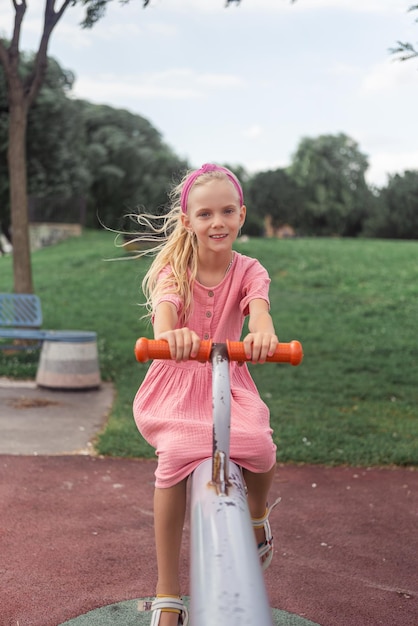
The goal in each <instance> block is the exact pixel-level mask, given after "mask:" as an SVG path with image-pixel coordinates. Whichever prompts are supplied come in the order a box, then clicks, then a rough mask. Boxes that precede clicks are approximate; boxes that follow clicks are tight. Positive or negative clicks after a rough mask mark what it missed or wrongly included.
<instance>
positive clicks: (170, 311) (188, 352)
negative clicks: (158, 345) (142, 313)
mask: <svg viewBox="0 0 418 626" xmlns="http://www.w3.org/2000/svg"><path fill="white" fill-rule="evenodd" d="M177 322H178V315H177V310H176V307H175V306H174V304H172V303H171V302H160V304H158V305H157V308H156V310H155V313H154V338H155V339H165V340H166V341H167V342H168V345H169V348H170V354H171V358H172V359H174V360H175V361H187V359H188V358H189V357H195V356H197V353H198V352H199V346H200V338H199V337H198V335H197V334H196V333H195V332H194V331H193V330H190V328H186V327H185V328H176V325H177Z"/></svg>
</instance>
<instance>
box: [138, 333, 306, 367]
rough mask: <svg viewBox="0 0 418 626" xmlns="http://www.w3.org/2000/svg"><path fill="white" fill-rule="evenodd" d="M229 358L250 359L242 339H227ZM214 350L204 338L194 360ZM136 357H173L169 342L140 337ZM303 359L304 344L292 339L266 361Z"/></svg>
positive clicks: (287, 361) (297, 363)
mask: <svg viewBox="0 0 418 626" xmlns="http://www.w3.org/2000/svg"><path fill="white" fill-rule="evenodd" d="M226 345H227V349H228V358H229V360H230V361H250V360H251V359H248V358H247V356H246V354H245V351H244V344H243V343H242V341H227V342H226ZM211 351H212V340H211V339H208V340H202V341H201V342H200V347H199V352H198V353H197V356H196V357H194V358H193V359H192V360H193V361H201V362H204V361H209V360H210V357H211ZM135 357H136V360H137V361H140V362H141V363H145V361H148V360H149V359H171V355H170V349H169V347H168V343H167V342H166V341H164V340H163V339H161V340H159V339H146V338H145V337H140V339H138V340H137V342H136V344H135ZM302 359H303V350H302V345H301V344H300V342H299V341H291V342H290V343H279V345H278V346H277V348H276V352H275V353H274V354H273V356H268V357H267V359H266V361H267V362H269V363H290V364H291V365H299V363H301V361H302Z"/></svg>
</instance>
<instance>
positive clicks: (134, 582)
mask: <svg viewBox="0 0 418 626" xmlns="http://www.w3.org/2000/svg"><path fill="white" fill-rule="evenodd" d="M3 390H4V387H3V388H2V387H1V386H0V412H1V415H2V417H3V418H4V414H5V413H4V412H5V411H6V410H7V420H6V421H9V422H10V421H11V420H13V419H16V412H19V411H23V410H26V411H28V412H30V411H32V410H33V409H34V407H32V409H31V408H30V407H29V406H27V408H26V409H23V408H22V405H24V404H25V401H24V398H25V397H26V398H27V404H28V405H29V404H30V398H31V397H32V396H31V395H30V393H29V392H27V395H26V392H23V395H22V391H21V390H20V391H19V389H18V388H14V391H13V392H12V391H11V390H10V388H8V391H7V394H6V392H4V393H3ZM51 393H52V395H51ZM56 393H57V392H50V393H49V395H48V398H49V399H50V401H51V402H52V401H55V400H57V398H58V396H56V395H55V394H56ZM77 393H78V394H79V393H80V392H77ZM88 393H89V396H87V395H86V396H84V397H82V396H80V398H79V400H80V401H81V400H82V402H81V405H80V406H82V407H83V411H84V412H83V413H82V414H79V413H78V412H77V411H74V413H73V424H74V431H77V428H78V425H79V424H80V421H79V420H80V418H84V419H85V420H87V421H88V420H89V419H90V417H89V416H91V414H92V412H94V411H95V408H94V407H95V406H97V403H98V400H99V396H98V395H96V396H94V395H91V394H92V393H93V392H88ZM98 393H99V394H100V393H101V392H98ZM5 397H7V398H8V400H7V403H6V401H5ZM13 397H14V398H20V403H15V402H14V401H13ZM101 397H103V396H101ZM109 397H110V398H111V394H110V396H109ZM67 399H68V398H67ZM108 399H109V398H108ZM60 402H61V401H60ZM55 406H56V407H57V405H55ZM35 408H36V407H35ZM39 408H40V407H39V406H38V407H37V408H36V410H39ZM108 409H109V407H108V406H107V405H106V402H105V403H104V405H102V407H101V409H100V411H99V413H100V414H101V416H99V417H98V422H97V423H98V424H101V425H102V424H103V422H104V420H105V417H106V414H107V412H108ZM31 415H32V416H31ZM31 415H30V413H27V414H26V417H25V419H26V420H28V422H30V421H31V420H32V421H33V420H37V419H38V418H35V417H34V414H31ZM62 415H64V411H63V410H62V407H61V405H60V404H59V405H58V408H56V409H55V411H54V415H53V416H52V415H51V419H50V428H51V429H52V430H54V431H55V434H54V437H53V439H54V441H55V442H57V441H58V438H57V436H56V433H57V431H59V430H60V426H61V416H62ZM38 417H39V416H38ZM44 418H45V413H42V414H41V420H42V419H44ZM19 419H22V418H21V417H20V418H19ZM84 419H82V421H81V423H85V422H84ZM4 423H5V422H4V421H1V420H0V441H1V445H2V452H3V454H2V455H0V625H1V626H59V625H63V624H66V626H116V625H117V626H131V624H132V626H133V625H134V624H135V625H136V626H139V624H145V623H147V624H148V623H149V618H148V617H147V618H146V619H145V617H144V616H141V615H137V614H136V611H135V602H134V600H135V599H138V598H144V597H149V596H151V595H152V594H153V591H154V585H155V577H156V574H155V565H154V563H155V560H154V546H153V519H152V494H153V472H154V470H155V462H154V461H144V460H132V459H119V458H115V459H112V458H99V457H93V456H88V455H86V454H83V455H77V454H74V452H76V451H77V449H80V450H82V451H84V452H86V451H88V450H89V449H90V448H91V447H89V446H88V445H87V444H88V441H89V440H90V439H89V437H88V436H87V430H86V431H84V433H85V439H84V441H83V442H81V444H80V445H79V444H77V447H72V445H70V446H69V445H68V440H67V441H66V442H65V443H64V444H63V446H62V451H61V452H62V453H63V452H71V454H62V453H61V454H60V453H59V451H58V450H57V447H55V451H54V452H52V453H49V454H43V453H39V451H38V450H33V452H37V454H36V455H34V454H31V455H29V453H28V450H27V447H26V446H29V449H30V445H31V444H30V440H31V438H30V436H29V433H30V432H35V431H36V427H35V428H32V429H29V430H28V431H27V433H28V436H23V433H24V432H25V431H24V429H23V430H22V428H21V424H20V425H19V428H20V433H21V435H20V439H21V445H22V446H24V447H25V452H24V453H23V454H21V453H19V452H18V446H17V443H16V442H17V441H18V440H19V437H15V439H13V437H12V440H11V443H10V449H9V450H8V451H7V448H8V444H7V438H8V437H9V436H10V433H11V431H12V430H13V429H11V426H10V423H9V425H8V428H9V430H8V431H7V432H8V435H7V437H5V435H4V430H3V428H4ZM35 423H36V424H39V422H36V421H35ZM32 426H33V424H32ZM96 427H97V425H96ZM10 429H11V430H10ZM82 432H83V431H82ZM78 435H79V433H77V436H78ZM51 437H52V435H51ZM54 445H56V446H58V444H54ZM58 447H59V446H58ZM277 496H281V498H282V502H281V504H280V505H279V507H277V508H276V509H275V511H274V513H273V514H272V524H273V528H274V534H275V538H276V546H277V552H276V555H275V558H274V560H273V564H272V566H271V567H270V569H269V570H268V571H267V572H266V574H265V579H266V585H267V590H268V594H269V598H270V604H271V606H272V607H275V620H276V622H275V623H276V624H282V625H283V626H284V625H289V626H299V625H301V626H302V625H303V626H308V625H309V624H310V623H311V624H312V623H314V624H320V625H321V626H340V625H341V626H375V625H376V626H377V625H382V626H417V625H418V472H417V471H413V470H409V469H389V468H387V469H366V468H347V467H340V468H325V467H320V466H290V465H286V466H279V467H278V468H277V473H276V476H275V480H274V484H273V488H272V493H271V498H272V500H273V499H274V498H276V497H277ZM188 540H189V526H188V522H186V527H185V535H184V551H183V556H182V559H183V580H182V585H183V590H184V593H185V595H186V596H187V595H188V592H189V580H188V554H187V550H188ZM116 617H117V619H116ZM67 623H68V624H67ZM191 626H198V625H191ZM214 626H215V625H214Z"/></svg>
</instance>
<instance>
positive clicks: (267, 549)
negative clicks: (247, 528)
mask: <svg viewBox="0 0 418 626" xmlns="http://www.w3.org/2000/svg"><path fill="white" fill-rule="evenodd" d="M280 500H281V498H277V500H276V501H275V502H273V504H272V505H271V506H269V507H267V508H266V512H265V513H264V515H263V517H259V518H255V519H254V518H252V519H251V522H252V525H253V528H263V529H264V534H265V536H266V538H265V540H264V541H262V542H261V543H259V544H258V556H259V557H260V564H261V569H262V570H263V571H264V570H266V569H267V568H268V567H269V565H270V564H271V561H272V559H273V554H274V544H273V535H272V533H271V526H270V522H269V515H270V513H271V512H272V510H273V509H274V507H275V506H276V505H277V504H279V502H280ZM263 557H265V558H264V560H263Z"/></svg>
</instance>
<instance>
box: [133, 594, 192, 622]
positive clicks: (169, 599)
mask: <svg viewBox="0 0 418 626" xmlns="http://www.w3.org/2000/svg"><path fill="white" fill-rule="evenodd" d="M163 609H165V610H166V611H168V612H173V613H179V621H178V626H187V624H188V623H189V613H188V611H187V608H186V607H185V606H184V604H183V600H182V599H181V598H178V597H174V596H159V597H157V598H155V600H153V601H150V600H144V601H143V602H140V603H139V604H138V611H153V613H152V617H151V625H150V626H158V625H159V623H160V617H161V613H162V612H163Z"/></svg>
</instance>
